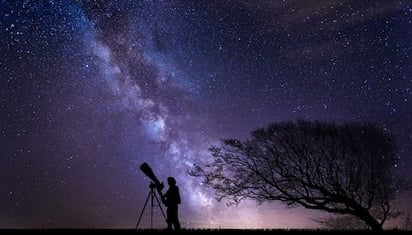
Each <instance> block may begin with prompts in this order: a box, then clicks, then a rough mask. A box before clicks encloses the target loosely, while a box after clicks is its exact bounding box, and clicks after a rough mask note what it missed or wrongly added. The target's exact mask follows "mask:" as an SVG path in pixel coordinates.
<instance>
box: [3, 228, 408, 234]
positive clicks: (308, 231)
mask: <svg viewBox="0 0 412 235" xmlns="http://www.w3.org/2000/svg"><path fill="white" fill-rule="evenodd" d="M0 232H1V233H2V234H10V233H25V232H26V233H30V234H32V233H56V234H61V233H76V234H82V233H105V234H159V233H164V234H169V233H176V234H254V235H255V234H280V233H288V234H290V233H298V234H299V233H302V234H315V233H316V234H319V233H333V234H347V233H364V234H366V233H368V234H372V233H373V234H375V233H376V232H373V231H370V230H328V229H250V230H249V229H248V230H242V229H182V230H181V231H179V232H176V231H167V230H161V229H139V230H134V229H0ZM383 233H385V234H412V231H405V230H397V229H391V230H384V231H383Z"/></svg>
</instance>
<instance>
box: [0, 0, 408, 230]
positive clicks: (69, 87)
mask: <svg viewBox="0 0 412 235" xmlns="http://www.w3.org/2000/svg"><path fill="white" fill-rule="evenodd" d="M299 118H309V119H316V120H327V121H336V122H338V123H340V122H344V121H353V120H356V121H369V122H373V123H376V124H378V125H379V126H383V127H384V128H386V129H387V130H388V132H390V133H392V134H394V135H395V136H396V140H397V144H398V148H399V164H398V165H396V166H395V167H396V168H397V169H398V172H399V173H402V174H406V177H407V178H409V179H411V178H412V173H411V172H412V157H411V154H412V145H411V143H412V3H411V2H410V1H407V0H404V1H403V0H399V1H392V0H371V1H367V0H366V1H357V0H329V1H324V0H318V1H303V0H302V1H297V0H283V1H281V0H276V1H275V0H273V1H265V0H262V1H255V0H250V1H233V0H232V1H230V0H216V1H215V0H212V1H210V0H208V1H166V0H164V1H162V0H152V1H150V0H133V1H132V0H131V1H120V0H119V1H100V0H95V1H74V0H73V1H69V0H67V1H52V0H48V1H46V0H44V1H34V0H33V1H29V0H27V1H20V0H17V1H14V0H13V1H11V0H10V1H7V0H0V227H1V228H9V227H13V228H14V227H17V228H31V227H36V228H55V227H73V228H75V227H76V228H77V227H82V228H134V227H135V225H136V222H137V219H138V217H139V214H140V212H141V210H142V208H143V204H144V202H145V199H146V197H147V195H148V193H149V183H150V180H149V179H148V178H147V177H146V176H145V175H144V174H143V173H142V171H140V169H139V167H140V165H141V164H142V163H143V162H147V163H149V165H150V166H151V167H152V169H153V171H154V172H155V174H156V176H157V177H158V178H159V179H160V180H161V181H164V182H166V178H167V177H168V176H174V177H175V178H176V180H177V185H178V186H179V187H180V191H181V196H182V205H181V206H180V220H181V223H182V227H183V228H199V227H200V228H210V227H213V228H218V227H221V228H225V227H236V228H302V227H303V228H306V227H313V226H317V224H316V223H314V222H313V221H312V220H311V219H310V218H313V216H317V215H318V214H317V213H316V212H313V211H308V210H303V209H292V210H286V209H285V207H284V206H283V205H281V204H278V203H264V204H262V205H260V206H259V205H256V203H255V202H253V201H245V202H242V203H240V204H239V206H237V207H236V206H232V207H227V206H226V205H225V203H224V202H217V201H216V200H215V199H214V194H213V191H210V190H209V189H207V188H205V187H202V186H201V185H200V179H197V178H193V177H191V176H189V175H188V170H190V169H191V167H192V166H193V164H194V163H202V162H204V161H205V160H207V159H208V157H210V154H209V152H208V148H209V147H210V146H211V145H213V144H216V143H217V142H218V141H219V140H220V139H221V138H229V137H233V138H240V139H244V138H247V137H248V136H249V133H250V132H251V131H252V130H254V129H255V128H258V127H263V126H265V125H267V124H269V123H271V122H278V121H289V120H296V119H299ZM408 200H409V201H408ZM410 200H411V199H408V197H407V196H403V197H400V200H399V201H398V203H399V204H400V206H401V207H403V208H407V207H408V206H409V207H412V206H411V205H412V202H411V201H410ZM155 209H156V211H155V213H154V214H155V225H156V226H158V227H165V225H166V224H165V222H164V220H163V218H162V216H161V214H160V211H159V210H158V209H157V208H155ZM410 209H411V211H412V208H410ZM146 211H147V212H149V211H150V206H148V207H147V208H146ZM143 220H144V222H142V223H143V225H144V226H148V223H149V214H147V215H145V216H144V217H143Z"/></svg>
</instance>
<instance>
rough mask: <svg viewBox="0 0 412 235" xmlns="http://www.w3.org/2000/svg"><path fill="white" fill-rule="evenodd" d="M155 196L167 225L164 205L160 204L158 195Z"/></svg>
mask: <svg viewBox="0 0 412 235" xmlns="http://www.w3.org/2000/svg"><path fill="white" fill-rule="evenodd" d="M154 196H155V198H156V201H157V204H158V205H159V208H160V211H161V212H162V215H163V218H164V219H165V221H166V223H167V219H166V215H165V212H164V211H163V208H162V204H161V203H160V200H159V198H158V197H157V195H156V193H154Z"/></svg>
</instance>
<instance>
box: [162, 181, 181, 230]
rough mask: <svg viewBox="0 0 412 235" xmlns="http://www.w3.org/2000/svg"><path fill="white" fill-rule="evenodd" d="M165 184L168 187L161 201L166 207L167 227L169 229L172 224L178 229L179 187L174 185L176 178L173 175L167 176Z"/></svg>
mask: <svg viewBox="0 0 412 235" xmlns="http://www.w3.org/2000/svg"><path fill="white" fill-rule="evenodd" d="M167 184H168V185H169V188H168V190H167V191H166V193H165V194H164V195H163V197H162V201H163V203H164V204H165V206H166V207H167V211H166V214H167V229H169V230H171V229H172V225H173V226H174V228H175V230H180V222H179V204H180V202H181V201H180V193H179V187H177V186H176V180H175V178H173V177H168V178H167Z"/></svg>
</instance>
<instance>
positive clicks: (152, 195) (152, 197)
mask: <svg viewBox="0 0 412 235" xmlns="http://www.w3.org/2000/svg"><path fill="white" fill-rule="evenodd" d="M149 187H150V191H149V194H148V195H147V198H146V202H145V203H144V206H143V209H142V212H141V213H140V216H139V220H138V221H137V224H136V229H137V227H138V226H139V224H140V220H141V219H142V216H143V213H144V210H145V208H146V205H147V202H148V201H149V198H150V205H151V209H150V228H151V229H153V207H154V199H156V201H157V206H158V207H159V208H160V211H161V212H162V215H163V218H164V219H165V221H166V222H167V219H166V216H165V213H164V211H163V208H162V206H161V204H160V201H159V198H158V197H157V195H156V192H155V190H154V188H155V185H154V184H150V186H149Z"/></svg>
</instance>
